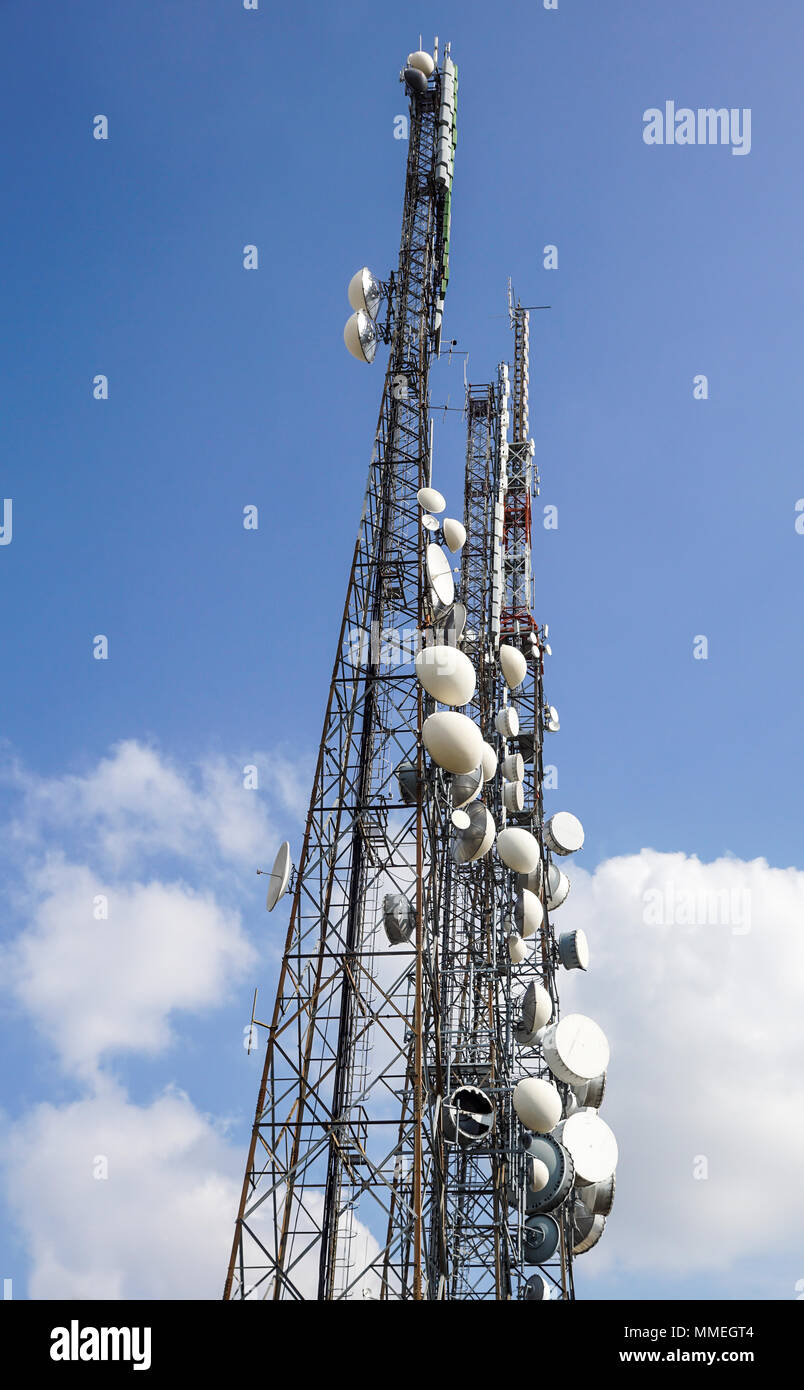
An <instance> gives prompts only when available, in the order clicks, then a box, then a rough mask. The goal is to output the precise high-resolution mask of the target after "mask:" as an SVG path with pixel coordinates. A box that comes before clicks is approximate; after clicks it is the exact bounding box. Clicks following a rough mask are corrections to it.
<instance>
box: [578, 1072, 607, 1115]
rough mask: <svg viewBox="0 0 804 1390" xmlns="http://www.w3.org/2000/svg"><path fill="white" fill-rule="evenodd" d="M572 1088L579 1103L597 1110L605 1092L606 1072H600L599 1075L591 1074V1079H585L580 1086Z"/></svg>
mask: <svg viewBox="0 0 804 1390" xmlns="http://www.w3.org/2000/svg"><path fill="white" fill-rule="evenodd" d="M572 1089H573V1091H574V1092H575V1094H576V1096H577V1097H578V1104H579V1105H581V1106H586V1108H587V1109H589V1108H592V1109H594V1110H599V1109H600V1107H601V1105H602V1104H603V1097H604V1095H605V1094H606V1073H605V1072H601V1074H600V1076H593V1077H592V1080H591V1081H585V1082H584V1083H583V1085H581V1086H573V1088H572Z"/></svg>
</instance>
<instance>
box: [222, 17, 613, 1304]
mask: <svg viewBox="0 0 804 1390" xmlns="http://www.w3.org/2000/svg"><path fill="white" fill-rule="evenodd" d="M402 80H403V81H404V83H405V87H406V90H407V93H408V95H409V99H410V116H409V147H408V159H407V170H406V179H405V196H404V205H403V217H402V237H401V244H400V251H399V260H398V264H397V268H396V269H395V270H394V272H393V273H392V274H391V275H390V276H389V278H388V279H387V280H386V281H381V280H379V279H377V278H376V277H375V276H374V275H372V274H371V272H370V271H369V270H368V269H366V268H363V269H362V270H360V271H358V272H357V274H356V275H355V276H354V277H353V279H352V281H351V283H350V286H349V301H350V304H351V306H352V309H353V310H354V312H353V314H352V316H351V317H350V319H349V320H348V322H347V325H346V328H345V330H344V338H345V341H346V346H347V347H348V348H349V350H350V352H352V354H353V355H354V356H355V357H357V358H358V359H359V360H362V361H364V362H371V361H373V360H374V357H375V355H376V351H377V348H378V346H379V344H380V343H384V344H387V345H388V348H389V353H388V363H387V368H386V373H385V381H384V386H383V394H382V403H381V407H380V415H379V423H378V426H377V432H376V436H375V444H374V450H373V453H372V458H371V465H370V469H369V478H368V485H367V489H366V495H365V500H364V504H363V512H362V516H361V521H360V527H359V531H358V536H357V541H356V544H355V549H354V555H353V561H352V568H351V573H350V577H349V582H348V586H347V593H346V600H345V603H344V608H343V617H342V621H341V627H340V633H339V636H338V641H337V646H336V655H335V662H334V667H333V673H332V681H331V685H330V692H329V698H328V702H327V708H326V713H325V716H324V728H323V733H322V737H321V743H320V746H319V752H318V759H317V765H316V770H315V775H314V781H313V789H312V794H311V799H310V806H309V810H308V814H307V820H306V824H305V830H304V836H303V840H302V844H301V848H300V851H299V854H298V861H297V864H296V866H295V868H294V866H293V864H292V862H291V854H290V846H289V844H287V843H285V844H284V845H283V846H282V847H281V848H280V850H279V853H278V854H277V857H276V860H275V863H274V867H273V870H272V872H271V876H270V879H269V885H268V898H267V906H268V908H269V909H270V910H273V909H274V908H275V907H276V906H277V904H278V903H279V902H280V901H287V902H288V903H289V904H290V914H289V924H288V929H287V937H286V943H285V949H284V955H283V960H282V966H281V970H280V974H279V981H278V986H277V993H276V999H275V1003H274V1007H273V1011H272V1014H271V1016H270V1018H269V1019H266V1020H258V1019H256V1018H254V1017H253V1018H252V1028H253V1032H254V1033H255V1035H256V1034H259V1036H262V1034H263V1033H264V1035H265V1060H264V1066H263V1072H262V1079H261V1083H260V1088H259V1094H258V1099H257V1107H256V1114H255V1121H254V1126H253V1130H252V1136H251V1142H250V1146H249V1151H248V1157H247V1161H246V1171H245V1177H244V1181H243V1188H242V1194H241V1200H240V1205H239V1209H238V1212H237V1218H236V1224H235V1234H234V1241H233V1245H232V1252H231V1258H230V1262H229V1268H228V1273H227V1278H226V1285H225V1292H224V1297H225V1298H227V1299H234V1298H237V1299H246V1298H248V1299H273V1300H288V1299H294V1300H304V1299H325V1300H330V1299H333V1300H334V1299H352V1298H374V1299H379V1300H393V1301H395V1300H404V1299H414V1300H421V1299H445V1300H465V1299H477V1300H487V1299H498V1300H505V1299H515V1298H522V1299H529V1300H534V1299H537V1300H543V1299H548V1298H551V1297H552V1298H563V1299H572V1298H574V1296H575V1295H574V1282H573V1257H574V1256H575V1255H577V1254H580V1253H583V1252H584V1251H586V1250H588V1249H590V1248H591V1247H592V1246H593V1245H594V1244H596V1242H597V1240H598V1239H599V1238H600V1235H601V1233H602V1230H603V1227H604V1225H605V1221H606V1217H607V1215H608V1213H609V1211H610V1210H611V1204H612V1201H613V1194H614V1170H615V1166H616V1162H617V1148H616V1142H615V1140H614V1136H613V1134H612V1133H611V1130H610V1129H609V1128H608V1126H607V1125H606V1124H605V1122H604V1121H603V1120H602V1119H601V1118H600V1115H599V1113H598V1111H599V1107H600V1102H601V1100H602V1097H603V1090H604V1087H605V1074H606V1067H607V1065H608V1057H609V1049H608V1044H607V1042H606V1039H605V1036H604V1034H603V1033H602V1031H601V1029H600V1028H599V1027H598V1026H597V1024H595V1023H594V1022H593V1021H592V1020H591V1019H589V1018H587V1017H585V1016H584V1015H580V1014H569V1015H565V1016H562V1015H561V1012H560V1005H559V995H558V976H559V973H560V970H561V969H563V968H565V969H581V970H585V969H586V967H587V965H588V959H589V952H588V946H587V942H586V938H585V935H584V933H583V932H582V931H573V932H568V933H564V934H560V935H558V936H556V934H555V933H554V931H553V928H552V925H551V914H552V913H553V912H555V911H556V910H557V909H558V908H559V907H560V905H561V904H562V903H563V902H564V900H565V899H566V896H567V893H568V892H569V881H568V879H567V877H566V875H565V874H564V872H563V870H562V869H561V868H560V864H561V863H562V862H564V859H565V857H566V856H567V855H569V854H571V853H574V852H575V851H576V850H578V849H579V848H580V847H581V845H582V843H583V830H582V828H581V825H580V822H579V821H578V820H577V819H576V817H575V816H573V815H571V814H570V813H568V812H558V813H556V814H553V815H552V816H550V817H546V816H545V813H544V806H543V788H544V764H543V744H544V739H545V735H546V734H550V733H553V732H557V731H558V728H559V721H558V714H557V711H556V710H555V708H554V707H552V706H549V705H548V704H547V703H546V701H545V695H544V664H545V659H546V658H548V657H549V656H550V655H551V652H550V646H549V643H548V641H547V637H548V631H547V628H546V627H545V626H540V625H539V624H538V623H537V622H536V619H535V617H534V615H533V613H534V603H533V592H532V590H533V581H532V574H531V514H530V511H531V497H532V495H533V490H534V486H536V485H537V483H538V479H537V477H536V474H535V469H534V445H533V441H532V440H531V439H530V437H529V419H528V375H529V364H528V356H529V311H528V309H527V308H525V307H523V306H522V305H521V304H520V303H519V302H518V301H517V302H516V303H515V302H514V298H513V294H512V291H511V289H510V286H509V311H510V318H511V326H512V329H513V334H514V361H513V370H512V373H511V370H510V369H509V367H508V365H507V364H505V363H503V364H501V365H500V367H499V368H498V371H497V375H496V378H495V380H494V381H493V382H492V383H490V384H486V385H482V386H474V385H470V386H468V387H467V392H466V420H467V451H466V475H465V497H464V510H463V521H462V522H461V521H459V520H458V519H457V518H455V517H447V516H444V515H443V514H444V513H445V511H446V507H447V504H446V501H445V499H444V497H443V496H442V495H441V493H440V492H439V491H438V490H437V489H436V488H435V487H434V486H433V478H432V476H431V472H432V428H431V422H430V394H429V370H430V364H431V362H432V361H434V360H436V359H437V358H438V355H439V351H440V339H441V323H442V315H443V311H444V299H445V294H446V289H447V283H448V280H449V247H450V222H451V194H452V179H453V170H454V158H455V147H456V131H457V125H456V113H457V99H458V71H457V66H456V64H455V63H454V62H453V61H452V58H451V56H450V46H449V44H447V45H446V48H445V50H444V51H443V53H442V54H441V56H440V57H439V45H438V40H437V39H436V41H435V44H434V49H433V54H432V55H431V54H428V53H426V52H423V51H422V50H421V48H420V49H419V50H418V51H417V52H415V53H413V54H410V55H409V57H408V60H407V65H406V66H405V68H404V70H403V73H402ZM459 553H460V561H459V563H458V562H456V564H455V565H454V566H453V560H455V559H456V557H457V556H458V554H459ZM455 574H459V575H460V581H459V585H458V589H457V592H456V584H455V578H454V575H455ZM286 895H287V896H286Z"/></svg>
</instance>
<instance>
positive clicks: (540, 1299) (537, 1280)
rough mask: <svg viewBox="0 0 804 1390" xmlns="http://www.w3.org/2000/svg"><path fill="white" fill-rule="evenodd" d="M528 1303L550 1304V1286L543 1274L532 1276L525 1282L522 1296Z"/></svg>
mask: <svg viewBox="0 0 804 1390" xmlns="http://www.w3.org/2000/svg"><path fill="white" fill-rule="evenodd" d="M522 1297H523V1299H524V1300H525V1302H526V1303H549V1302H550V1285H549V1284H548V1282H547V1280H546V1279H545V1278H544V1275H542V1274H531V1276H530V1278H529V1279H527V1280H526V1281H525V1285H524V1291H523V1294H522Z"/></svg>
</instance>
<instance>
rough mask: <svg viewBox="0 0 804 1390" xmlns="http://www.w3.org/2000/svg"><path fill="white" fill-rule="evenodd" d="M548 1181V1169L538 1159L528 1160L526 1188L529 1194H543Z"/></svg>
mask: <svg viewBox="0 0 804 1390" xmlns="http://www.w3.org/2000/svg"><path fill="white" fill-rule="evenodd" d="M549 1181H550V1169H549V1168H548V1167H547V1164H546V1163H543V1162H542V1160H541V1159H540V1158H532V1159H531V1160H530V1175H529V1177H528V1188H529V1190H530V1191H531V1192H543V1191H544V1189H545V1188H546V1186H547V1184H548V1183H549Z"/></svg>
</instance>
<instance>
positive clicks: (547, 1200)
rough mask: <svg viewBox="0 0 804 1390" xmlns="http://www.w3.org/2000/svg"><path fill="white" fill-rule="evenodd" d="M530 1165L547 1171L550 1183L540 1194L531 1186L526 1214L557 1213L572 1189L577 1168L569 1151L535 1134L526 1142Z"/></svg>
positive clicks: (544, 1135) (551, 1139) (550, 1138)
mask: <svg viewBox="0 0 804 1390" xmlns="http://www.w3.org/2000/svg"><path fill="white" fill-rule="evenodd" d="M527 1155H528V1159H529V1160H530V1162H531V1163H541V1164H542V1166H543V1167H544V1168H545V1169H546V1170H547V1181H546V1182H545V1184H544V1186H543V1187H541V1188H539V1190H538V1191H536V1190H534V1189H533V1187H531V1189H530V1192H529V1193H528V1195H527V1197H526V1203H527V1206H526V1210H527V1211H529V1212H530V1211H555V1209H556V1207H560V1206H561V1203H562V1202H563V1201H565V1200H566V1198H567V1197H568V1196H569V1194H570V1192H571V1190H572V1184H573V1180H574V1178H575V1167H574V1165H573V1162H572V1158H571V1157H570V1153H569V1150H568V1149H565V1148H564V1146H563V1144H559V1142H558V1140H557V1139H554V1138H553V1137H552V1135H549V1134H539V1135H533V1137H532V1138H529V1139H528V1141H527Z"/></svg>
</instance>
